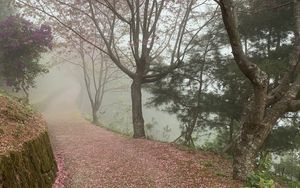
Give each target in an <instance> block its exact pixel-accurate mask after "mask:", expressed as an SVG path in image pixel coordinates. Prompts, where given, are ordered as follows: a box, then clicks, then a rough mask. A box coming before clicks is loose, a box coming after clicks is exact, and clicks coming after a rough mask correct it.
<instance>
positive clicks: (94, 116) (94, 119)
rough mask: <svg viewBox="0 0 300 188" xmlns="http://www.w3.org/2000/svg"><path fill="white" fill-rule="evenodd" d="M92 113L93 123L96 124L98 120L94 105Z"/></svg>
mask: <svg viewBox="0 0 300 188" xmlns="http://www.w3.org/2000/svg"><path fill="white" fill-rule="evenodd" d="M92 114H93V124H98V123H99V120H98V116H97V110H96V109H95V107H92Z"/></svg>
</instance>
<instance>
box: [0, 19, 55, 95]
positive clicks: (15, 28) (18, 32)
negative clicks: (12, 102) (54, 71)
mask: <svg viewBox="0 0 300 188" xmlns="http://www.w3.org/2000/svg"><path fill="white" fill-rule="evenodd" d="M52 39H53V37H52V32H51V27H50V26H48V25H41V26H40V27H36V26H35V25H34V24H33V23H31V22H29V21H27V20H25V19H24V18H21V17H18V16H10V17H8V18H6V19H5V20H3V21H2V22H0V68H1V72H0V73H1V76H2V77H3V79H5V80H6V84H7V86H10V87H12V88H13V89H14V90H15V91H19V90H23V91H24V92H25V94H26V97H27V98H28V92H27V91H28V89H29V88H30V87H34V85H35V82H34V79H35V78H36V77H37V76H38V75H39V74H42V73H46V72H47V69H46V68H45V67H44V66H43V65H41V64H39V59H40V57H41V53H44V52H47V51H48V50H51V49H52Z"/></svg>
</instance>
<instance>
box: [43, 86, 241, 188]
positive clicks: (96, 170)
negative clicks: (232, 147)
mask: <svg viewBox="0 0 300 188" xmlns="http://www.w3.org/2000/svg"><path fill="white" fill-rule="evenodd" d="M76 94H77V91H76V90H70V91H69V92H67V93H65V94H63V95H61V96H60V97H58V98H57V99H56V100H55V101H53V103H52V104H51V106H49V108H48V110H47V111H46V112H45V113H44V114H45V116H46V119H47V121H48V124H49V133H50V137H51V140H52V145H53V148H54V152H55V153H56V155H57V154H59V155H61V156H62V157H63V159H64V164H65V169H66V172H67V174H68V177H67V179H66V180H65V187H72V188H77V187H78V188H84V187H91V188H97V187H105V188H127V187H128V188H129V187H136V188H147V187H151V188H152V187H153V188H156V187H157V188H164V187H172V188H177V187H178V188H179V187H180V188H181V187H182V188H187V187H189V188H192V187H197V188H201V187H204V188H214V187H216V188H220V187H230V188H231V187H239V185H238V184H237V183H236V182H234V181H232V180H230V169H229V167H230V165H229V164H228V162H226V161H225V162H224V160H223V159H221V158H219V157H217V156H214V155H212V154H204V153H197V154H195V153H194V152H189V151H183V150H179V149H177V148H176V147H175V146H172V145H170V144H166V143H160V142H153V141H147V140H140V139H130V138H125V137H122V136H120V135H117V134H115V133H112V132H109V131H107V130H105V129H102V128H99V127H97V126H94V125H92V124H90V123H89V122H87V121H86V120H84V119H83V118H81V117H80V115H79V113H78V112H77V111H76V107H75V106H74V101H75V98H76Z"/></svg>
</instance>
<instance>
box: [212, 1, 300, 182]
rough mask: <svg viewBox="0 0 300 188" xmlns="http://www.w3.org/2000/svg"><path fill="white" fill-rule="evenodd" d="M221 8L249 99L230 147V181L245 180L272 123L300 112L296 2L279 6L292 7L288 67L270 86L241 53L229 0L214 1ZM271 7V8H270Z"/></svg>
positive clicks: (299, 36)
mask: <svg viewBox="0 0 300 188" xmlns="http://www.w3.org/2000/svg"><path fill="white" fill-rule="evenodd" d="M215 2H217V3H218V4H219V6H220V7H221V11H222V18H223V22H224V25H225V29H226V31H227V34H228V37H229V41H230V44H231V48H232V53H233V56H234V59H235V62H236V64H237V66H238V67H239V69H240V71H241V72H242V73H243V74H244V75H245V76H246V77H247V78H248V79H249V80H250V83H251V85H252V88H253V93H252V96H251V97H250V98H249V103H248V105H247V107H246V110H245V112H244V113H243V118H242V120H241V128H240V133H239V135H238V137H237V139H236V140H235V143H234V146H233V154H234V174H233V175H234V178H236V179H240V180H246V178H247V176H248V175H249V174H250V173H251V172H252V171H253V170H254V167H255V158H256V157H257V153H258V152H259V150H260V149H261V148H262V146H263V144H264V142H265V140H266V138H267V136H268V135H269V133H270V131H271V130H272V128H273V127H274V126H275V125H276V122H277V121H278V120H279V118H281V117H282V116H284V115H285V114H286V113H289V112H296V111H299V109H300V101H299V96H298V93H299V90H300V73H299V60H300V1H299V0H294V1H293V2H291V3H288V4H287V3H285V4H284V5H278V7H280V6H294V16H293V17H294V18H295V31H294V33H293V35H294V37H293V40H292V41H293V43H294V47H293V50H292V52H291V53H290V56H289V62H288V66H287V67H286V70H283V71H282V74H281V77H280V81H278V85H276V86H275V87H274V86H272V87H270V84H271V82H269V79H268V75H267V73H266V72H265V71H263V70H262V69H261V68H260V67H259V66H258V65H257V64H256V63H255V62H254V61H253V60H251V58H249V56H248V55H247V54H246V53H245V52H244V50H243V46H242V43H241V37H240V32H239V29H238V20H237V18H238V17H237V12H236V9H235V5H234V2H233V1H232V0H215ZM273 8H274V7H273Z"/></svg>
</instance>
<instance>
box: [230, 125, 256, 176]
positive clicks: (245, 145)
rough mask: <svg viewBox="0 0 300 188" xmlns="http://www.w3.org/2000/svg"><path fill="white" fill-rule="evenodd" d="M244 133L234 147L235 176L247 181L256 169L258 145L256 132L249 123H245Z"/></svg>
mask: <svg viewBox="0 0 300 188" xmlns="http://www.w3.org/2000/svg"><path fill="white" fill-rule="evenodd" d="M243 127H244V128H243V129H242V133H241V135H240V136H239V138H238V139H237V141H236V143H235V144H234V148H233V178H234V179H237V180H242V181H246V180H247V177H248V176H249V175H250V174H251V173H252V172H253V171H254V169H255V158H256V155H257V147H258V146H257V145H256V143H254V139H255V138H254V134H253V132H252V130H253V129H252V130H251V129H250V128H249V127H251V126H249V125H248V124H244V125H243Z"/></svg>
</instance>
